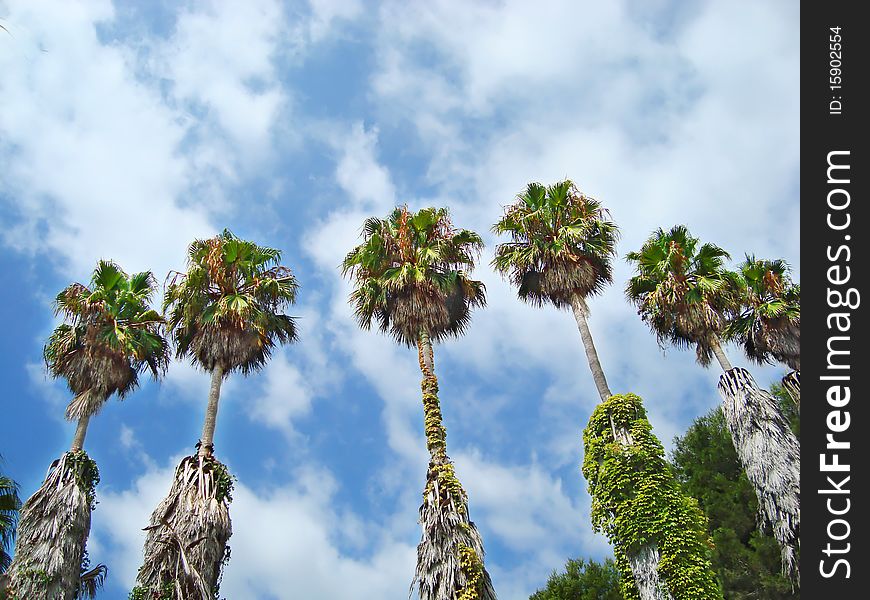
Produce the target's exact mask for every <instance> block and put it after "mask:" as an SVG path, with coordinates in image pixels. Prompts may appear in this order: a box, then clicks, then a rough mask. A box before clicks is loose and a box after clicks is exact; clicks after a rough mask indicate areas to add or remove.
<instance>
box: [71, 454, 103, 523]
mask: <svg viewBox="0 0 870 600" xmlns="http://www.w3.org/2000/svg"><path fill="white" fill-rule="evenodd" d="M67 463H68V465H69V469H70V471H71V472H72V473H73V477H75V480H76V484H78V486H79V489H80V490H82V491H83V492H84V493H85V495H86V496H87V499H88V504H89V505H90V507H91V510H94V509H95V508H96V506H97V485H98V484H99V483H100V471H99V469H97V462H96V461H95V460H93V459H92V458H91V457H90V456H88V453H87V452H85V451H84V450H75V451H71V452H67Z"/></svg>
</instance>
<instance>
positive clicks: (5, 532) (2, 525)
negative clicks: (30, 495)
mask: <svg viewBox="0 0 870 600" xmlns="http://www.w3.org/2000/svg"><path fill="white" fill-rule="evenodd" d="M0 459H2V457H0ZM19 510H21V499H20V498H19V497H18V484H17V483H15V482H14V481H12V480H11V479H10V478H9V477H6V476H5V475H3V474H0V575H2V574H3V573H5V572H6V569H8V568H9V564H10V563H11V562H12V557H11V556H10V554H9V553H10V552H11V551H12V542H13V541H15V528H16V526H17V525H18V511H19ZM0 591H2V588H0Z"/></svg>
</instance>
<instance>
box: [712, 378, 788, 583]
mask: <svg viewBox="0 0 870 600" xmlns="http://www.w3.org/2000/svg"><path fill="white" fill-rule="evenodd" d="M719 393H720V394H721V395H722V400H723V404H722V413H723V414H724V415H725V422H726V424H727V425H728V430H729V431H730V432H731V437H732V438H733V440H734V448H735V449H736V450H737V456H738V458H739V459H740V462H741V463H742V465H743V468H744V470H745V471H746V476H747V477H748V478H749V482H750V483H751V484H752V487H753V488H755V493H756V495H757V496H758V510H759V520H760V521H761V524H762V525H767V526H770V528H771V529H772V531H773V537H774V538H776V541H777V542H779V546H780V550H781V554H782V569H783V573H784V574H785V575H786V576H787V577H789V578H791V579H792V580H793V581H796V582H798V583H799V582H800V572H799V569H798V567H799V565H798V552H799V550H800V444H799V442H798V441H797V438H796V437H795V435H794V433H792V431H791V428H790V427H789V425H788V423H787V422H786V420H785V417H783V415H782V413H781V412H780V409H779V403H778V402H777V400H776V398H774V397H773V396H772V395H771V394H770V393H769V392H767V391H766V390H762V389H759V387H758V385H757V384H756V383H755V380H754V379H753V378H752V375H750V374H749V372H748V371H746V370H745V369H741V368H739V367H738V368H734V369H731V370H730V371H727V372H726V373H724V374H723V375H722V376H721V377H719Z"/></svg>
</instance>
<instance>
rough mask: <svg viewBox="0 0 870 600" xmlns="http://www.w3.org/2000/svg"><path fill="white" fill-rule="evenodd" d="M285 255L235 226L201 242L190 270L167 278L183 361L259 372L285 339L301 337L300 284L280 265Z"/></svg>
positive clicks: (193, 247) (172, 327) (169, 312)
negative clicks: (295, 308) (295, 307)
mask: <svg viewBox="0 0 870 600" xmlns="http://www.w3.org/2000/svg"><path fill="white" fill-rule="evenodd" d="M280 259H281V252H280V251H279V250H276V249H274V248H268V247H265V246H258V245H257V244H255V243H253V242H250V241H246V240H241V239H239V238H237V237H236V236H234V235H233V234H232V233H231V232H230V231H228V230H224V231H223V233H221V234H219V235H217V236H215V237H213V238H210V239H207V240H195V241H194V242H193V243H191V244H190V247H189V248H188V265H187V271H186V272H184V273H177V272H176V273H172V274H170V276H169V277H167V283H166V293H165V295H164V303H163V308H164V312H165V313H166V319H167V329H168V330H169V332H170V333H171V334H172V338H173V341H174V343H175V350H176V355H177V357H178V358H189V359H190V360H191V361H192V362H193V363H195V364H198V365H200V366H202V367H203V368H204V369H206V370H208V371H211V370H213V369H214V368H215V366H216V365H221V367H222V369H223V370H224V372H227V373H229V372H231V371H234V370H239V371H241V372H242V373H244V374H247V373H250V372H252V371H256V370H259V369H260V368H262V367H263V366H264V365H265V364H266V363H267V362H268V360H269V357H270V356H271V352H272V350H273V349H274V347H275V346H276V345H277V344H283V343H290V342H293V341H295V340H296V337H297V329H296V322H295V319H294V317H290V316H287V315H284V314H282V311H283V310H284V309H285V308H286V307H288V306H289V305H291V304H293V303H294V302H295V301H296V294H297V292H298V289H299V284H298V282H297V281H296V278H295V276H294V275H293V273H292V271H291V270H290V269H289V268H287V267H285V266H283V265H280V264H279V261H280Z"/></svg>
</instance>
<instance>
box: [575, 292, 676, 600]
mask: <svg viewBox="0 0 870 600" xmlns="http://www.w3.org/2000/svg"><path fill="white" fill-rule="evenodd" d="M571 308H572V309H573V311H574V319H575V320H576V321H577V329H579V330H580V339H581V340H582V341H583V349H584V350H585V351H586V360H587V361H588V362H589V370H591V371H592V379H593V381H595V387H596V389H597V390H598V395H599V396H600V397H601V401H602V402H606V401H607V399H608V398H610V397H611V396H612V395H613V393H612V392H611V391H610V386H609V385H607V377H606V376H605V375H604V369H603V368H602V366H601V361H600V360H599V358H598V351H597V350H596V349H595V341H594V340H593V339H592V332H591V331H590V330H589V307H588V306H587V305H586V300H584V299H583V297H582V296H581V295H580V294H574V295H572V296H571ZM609 419H610V428H611V431H612V432H613V438H614V439H615V440H617V441H618V442H619V443H620V444H621V445H622V446H623V447H625V448H627V447H629V446H631V445H632V443H633V441H634V440H632V438H631V433H630V432H629V431H628V430H627V429H626V428H625V427H617V426H616V425H615V424H614V422H613V416H612V415H609ZM627 558H628V562H629V564H630V566H631V572H632V573H634V579H635V584H636V585H637V589H638V592H639V593H640V597H641V600H660V599H661V600H668V599H670V598H671V595H670V594H669V593H668V591H667V589H666V587H665V585H664V583H663V582H661V581H660V580H659V576H658V564H659V558H660V557H659V551H658V549H657V548H656V547H655V546H654V545H652V546H644V547H642V548H640V549H639V550H638V551H637V552H636V553H633V554H631V555H630V556H628V557H627Z"/></svg>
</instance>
